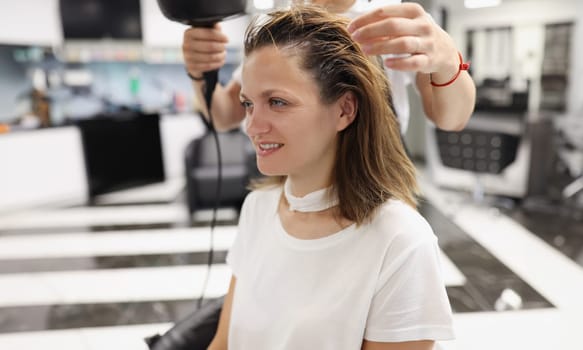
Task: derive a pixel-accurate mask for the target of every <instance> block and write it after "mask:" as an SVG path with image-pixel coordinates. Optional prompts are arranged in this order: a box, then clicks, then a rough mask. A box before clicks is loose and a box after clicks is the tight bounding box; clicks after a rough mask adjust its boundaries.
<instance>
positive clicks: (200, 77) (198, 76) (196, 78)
mask: <svg viewBox="0 0 583 350" xmlns="http://www.w3.org/2000/svg"><path fill="white" fill-rule="evenodd" d="M186 75H187V76H188V77H189V78H190V80H193V81H204V75H203V74H202V73H200V72H196V73H194V74H190V72H189V71H188V70H187V71H186Z"/></svg>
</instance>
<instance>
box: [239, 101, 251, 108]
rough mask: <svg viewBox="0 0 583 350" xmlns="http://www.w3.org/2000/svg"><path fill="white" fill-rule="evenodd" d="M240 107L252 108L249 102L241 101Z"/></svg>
mask: <svg viewBox="0 0 583 350" xmlns="http://www.w3.org/2000/svg"><path fill="white" fill-rule="evenodd" d="M241 106H243V108H245V109H248V108H251V107H252V106H253V104H252V103H251V102H249V101H241Z"/></svg>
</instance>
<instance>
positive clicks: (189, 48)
mask: <svg viewBox="0 0 583 350" xmlns="http://www.w3.org/2000/svg"><path fill="white" fill-rule="evenodd" d="M182 49H183V51H184V52H199V53H207V54H218V53H223V52H226V51H227V48H226V45H225V44H224V43H219V42H216V41H192V42H186V43H184V44H183V46H182Z"/></svg>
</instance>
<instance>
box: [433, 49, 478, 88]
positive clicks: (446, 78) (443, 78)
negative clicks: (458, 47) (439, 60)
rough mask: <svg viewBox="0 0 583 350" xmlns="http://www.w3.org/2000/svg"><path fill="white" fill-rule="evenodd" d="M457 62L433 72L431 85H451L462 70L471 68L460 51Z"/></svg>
mask: <svg viewBox="0 0 583 350" xmlns="http://www.w3.org/2000/svg"><path fill="white" fill-rule="evenodd" d="M455 62H456V63H455V64H451V65H449V66H448V67H447V68H446V69H442V70H440V71H438V72H433V73H431V74H430V75H429V76H430V83H431V86H433V87H445V86H448V85H451V84H452V83H453V82H455V81H456V80H457V78H458V77H459V76H460V74H461V73H462V71H464V70H468V69H469V68H470V64H469V62H468V63H465V62H464V59H463V57H462V54H461V53H459V52H457V54H456V61H455Z"/></svg>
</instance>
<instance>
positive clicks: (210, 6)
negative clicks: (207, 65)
mask: <svg viewBox="0 0 583 350" xmlns="http://www.w3.org/2000/svg"><path fill="white" fill-rule="evenodd" d="M158 6H160V10H161V11H162V14H164V16H165V17H166V18H168V19H169V20H171V21H175V22H180V23H183V24H186V25H189V26H193V27H212V26H213V25H214V24H215V23H217V22H220V21H222V20H225V19H227V18H230V17H234V16H237V15H241V14H244V13H245V8H246V7H247V1H246V0H158ZM218 77H219V72H218V70H214V71H209V72H205V73H204V79H205V83H206V84H205V90H204V98H205V102H206V106H207V109H208V111H209V114H210V109H211V100H212V96H213V91H214V90H215V87H216V84H217V80H218ZM210 127H212V120H211V125H210Z"/></svg>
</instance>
